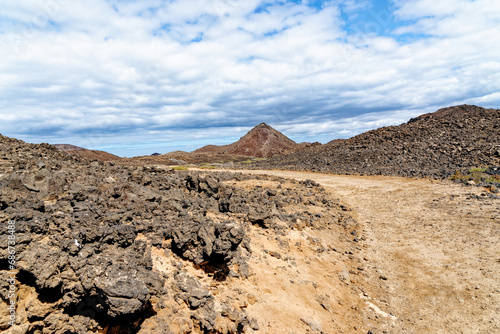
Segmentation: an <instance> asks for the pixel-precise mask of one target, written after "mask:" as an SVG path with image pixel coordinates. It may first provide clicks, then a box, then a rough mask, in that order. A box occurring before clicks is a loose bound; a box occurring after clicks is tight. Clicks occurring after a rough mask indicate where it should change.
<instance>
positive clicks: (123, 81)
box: [0, 0, 500, 156]
mask: <svg viewBox="0 0 500 334" xmlns="http://www.w3.org/2000/svg"><path fill="white" fill-rule="evenodd" d="M459 104H475V105H479V106H483V107H486V108H500V1H498V0H475V1H474V0H439V1H436V0H375V1H365V0H330V1H319V0H293V1H287V0H283V1H270V0H142V1H133V0H85V1H84V0H71V1H70V0H4V1H2V6H1V8H0V133H1V134H2V135H4V136H9V137H15V138H18V139H22V140H24V141H27V142H33V143H39V142H48V143H51V144H57V143H68V144H74V145H77V146H82V147H85V148H89V149H99V150H105V151H108V152H110V153H114V154H117V155H120V156H137V155H148V154H152V153H155V152H158V153H166V152H169V151H174V150H185V151H191V150H194V149H196V148H199V147H201V146H203V145H206V144H228V143H231V142H234V141H236V140H238V139H239V138H240V137H241V136H243V135H244V134H245V133H246V132H247V131H249V130H250V129H251V128H252V127H253V126H255V125H257V124H259V123H261V122H266V123H267V124H269V125H271V126H272V127H274V128H275V129H277V130H279V131H281V132H282V133H284V134H285V135H287V136H288V137H289V138H291V139H293V140H295V141H296V142H303V141H319V142H322V143H326V142H328V141H330V140H333V139H336V138H349V137H352V136H354V135H356V134H359V133H362V132H364V131H367V130H371V129H375V128H378V127H381V126H387V125H398V124H401V123H404V122H406V121H408V120H409V119H410V118H411V117H414V116H417V115H420V114H422V113H426V112H433V111H436V110H438V109H439V108H443V107H448V106H452V105H459Z"/></svg>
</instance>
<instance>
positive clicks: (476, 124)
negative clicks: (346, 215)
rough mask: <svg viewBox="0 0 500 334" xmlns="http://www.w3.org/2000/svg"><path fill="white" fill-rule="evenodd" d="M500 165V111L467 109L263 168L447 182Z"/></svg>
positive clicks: (334, 144)
mask: <svg viewBox="0 0 500 334" xmlns="http://www.w3.org/2000/svg"><path fill="white" fill-rule="evenodd" d="M499 164H500V110H499V109H484V108H481V107H477V106H471V105H461V106H454V107H449V108H443V109H440V110H438V111H436V112H434V113H429V114H425V115H421V116H419V117H416V118H413V119H411V120H410V121H408V122H407V123H404V124H401V125H398V126H389V127H383V128H379V129H376V130H372V131H368V132H365V133H362V134H360V135H358V136H355V137H352V138H350V139H347V140H334V141H331V142H329V143H327V144H325V145H322V146H317V147H311V148H306V149H304V150H300V151H297V152H294V153H291V154H287V155H282V156H277V157H274V158H272V159H270V160H268V161H266V162H262V163H260V164H259V165H258V166H260V168H281V169H292V170H312V171H322V172H331V173H337V174H345V173H347V174H369V175H398V176H431V177H446V176H449V175H451V174H453V173H454V172H455V171H456V170H463V169H467V168H471V167H480V166H491V165H499Z"/></svg>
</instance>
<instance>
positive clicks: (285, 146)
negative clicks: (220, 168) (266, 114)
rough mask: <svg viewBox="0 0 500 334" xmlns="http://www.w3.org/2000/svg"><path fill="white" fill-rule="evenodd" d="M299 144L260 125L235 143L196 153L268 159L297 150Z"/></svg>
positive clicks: (203, 148) (208, 148)
mask: <svg viewBox="0 0 500 334" xmlns="http://www.w3.org/2000/svg"><path fill="white" fill-rule="evenodd" d="M298 147H299V144H297V143H296V142H294V141H293V140H291V139H290V138H288V137H287V136H285V135H284V134H282V133H281V132H279V131H278V130H276V129H274V128H273V127H271V126H269V125H267V124H266V123H264V122H263V123H260V124H259V125H257V126H255V127H254V128H252V129H251V130H250V131H248V133H247V134H246V135H244V136H243V137H241V138H240V140H238V141H237V142H235V143H232V144H229V145H225V146H213V145H212V146H210V145H209V146H205V147H202V148H200V149H198V150H196V151H194V152H195V153H208V152H214V153H221V154H235V155H247V156H252V157H259V158H267V157H270V156H273V155H276V154H283V153H288V152H291V151H295V150H297V149H298Z"/></svg>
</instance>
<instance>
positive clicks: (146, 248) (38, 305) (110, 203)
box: [0, 136, 348, 333]
mask: <svg viewBox="0 0 500 334" xmlns="http://www.w3.org/2000/svg"><path fill="white" fill-rule="evenodd" d="M247 179H248V180H250V179H255V180H271V179H272V180H274V181H273V182H277V183H278V182H284V181H283V180H282V179H275V178H269V177H265V176H259V177H250V176H243V175H241V174H232V173H213V174H209V175H204V174H200V173H194V172H190V173H187V172H181V173H176V172H174V171H172V170H170V169H159V168H154V167H137V166H127V165H122V164H117V163H114V162H101V161H91V160H88V159H85V158H82V157H79V156H75V155H69V154H67V153H64V152H61V151H59V150H57V149H56V148H55V147H53V146H51V145H48V144H39V145H34V144H26V143H24V142H22V141H19V140H15V139H11V138H7V137H3V136H0V226H1V229H0V258H1V259H2V260H1V261H0V276H1V277H0V282H1V288H2V294H1V297H2V299H1V300H0V304H1V305H0V307H1V309H2V310H6V309H7V306H6V303H8V302H9V299H8V297H7V294H6V293H5V291H6V290H7V289H8V286H7V283H6V282H7V281H8V275H9V274H8V271H9V263H8V262H7V261H6V260H5V259H7V255H8V247H7V245H8V236H9V233H8V230H7V228H6V226H7V223H8V221H15V224H16V232H15V233H16V246H15V247H16V269H17V270H19V272H18V273H17V275H16V279H17V281H18V289H19V294H20V295H22V296H23V297H22V298H19V302H18V303H19V304H18V305H17V318H16V326H17V328H18V329H19V332H26V333H49V332H50V333H98V332H99V333H138V332H140V333H233V332H234V333H235V332H241V331H243V329H244V328H245V326H249V324H252V326H253V327H257V324H256V321H255V319H248V317H247V315H246V312H245V310H244V308H243V309H242V308H241V307H240V308H238V309H235V311H234V312H233V311H231V312H228V311H227V309H229V308H230V306H229V305H226V304H224V302H223V301H218V303H217V306H216V304H215V299H216V297H215V296H214V295H213V293H212V292H211V290H210V289H211V286H212V285H215V286H216V285H217V284H218V282H221V281H224V280H226V279H227V278H228V277H232V278H234V279H240V280H243V279H245V278H246V277H248V276H249V275H251V269H250V268H249V266H248V259H249V258H250V257H251V256H252V252H251V247H250V241H251V240H250V238H249V237H248V233H247V231H248V230H249V228H250V227H253V226H257V227H259V228H265V229H269V230H270V231H273V230H275V231H277V232H279V233H284V231H287V230H290V229H295V228H304V227H306V226H311V227H313V226H317V224H318V223H317V222H318V221H319V220H320V217H322V215H319V214H313V213H311V212H308V211H306V210H302V211H300V212H296V213H290V211H289V209H287V210H285V209H284V208H285V207H286V206H287V205H289V204H293V205H298V204H300V203H302V201H304V202H311V203H314V206H315V208H320V209H321V210H323V211H324V212H329V214H328V215H326V214H325V217H338V218H336V219H338V223H339V224H341V223H342V222H343V221H344V220H345V219H347V218H348V217H347V216H345V215H344V214H343V213H342V210H343V208H342V207H341V206H340V205H339V204H336V203H334V202H332V201H330V200H328V199H327V198H326V197H325V196H324V194H323V193H324V190H323V189H322V188H320V187H319V186H318V185H317V184H314V183H311V182H304V183H295V186H294V189H292V188H287V189H282V190H280V191H276V190H275V191H267V190H264V189H262V188H258V187H256V188H255V189H253V190H244V189H242V188H238V187H235V186H232V185H229V183H228V181H232V182H233V181H242V180H247ZM327 210H333V211H327ZM325 219H326V218H325ZM328 221H330V220H328ZM277 222H281V223H280V224H278V223H277ZM335 222H337V220H335ZM153 253H154V254H156V255H155V256H156V258H157V259H158V258H161V261H164V262H161V266H167V267H168V268H170V269H168V270H166V271H165V270H163V271H162V270H159V269H158V268H156V267H155V265H154V262H153V259H154V258H153ZM158 254H160V255H158ZM183 261H184V262H183ZM170 263H171V264H170ZM183 263H191V264H192V265H193V266H194V267H195V268H200V269H203V270H204V271H205V273H206V275H208V276H207V277H208V278H212V280H213V283H211V284H209V285H206V283H205V284H202V283H201V282H200V281H199V280H198V278H196V277H194V276H192V275H190V274H189V273H188V272H187V271H186V270H184V269H183V267H184V266H185V265H183ZM161 266H160V267H161ZM240 293H241V292H240ZM221 310H226V311H221ZM221 312H222V313H221ZM227 317H229V318H227ZM6 319H7V316H2V320H0V329H1V330H6V329H8V328H9V326H8V324H7V322H6ZM221 319H222V320H221ZM224 321H225V322H224ZM221 323H222V324H226V325H224V326H227V327H224V326H223V325H221ZM179 324H180V325H179ZM176 326H177V327H176ZM214 326H218V327H217V328H219V329H217V330H216V329H215V327H214ZM174 327H175V328H177V329H172V328H174ZM179 328H182V330H181V329H179ZM220 328H226V329H225V330H222V329H220Z"/></svg>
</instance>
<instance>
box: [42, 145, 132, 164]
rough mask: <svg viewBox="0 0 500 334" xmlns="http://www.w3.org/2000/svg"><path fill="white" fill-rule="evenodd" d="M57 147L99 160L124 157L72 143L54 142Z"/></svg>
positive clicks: (112, 159) (116, 159) (70, 152)
mask: <svg viewBox="0 0 500 334" xmlns="http://www.w3.org/2000/svg"><path fill="white" fill-rule="evenodd" d="M52 146H54V147H55V148H57V149H58V150H59V151H62V152H66V153H69V154H73V155H77V156H80V157H83V158H87V159H91V160H99V161H119V160H121V159H122V158H120V157H119V156H116V155H114V154H111V153H108V152H104V151H98V150H88V149H86V148H83V147H79V146H75V145H70V144H54V145H52Z"/></svg>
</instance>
